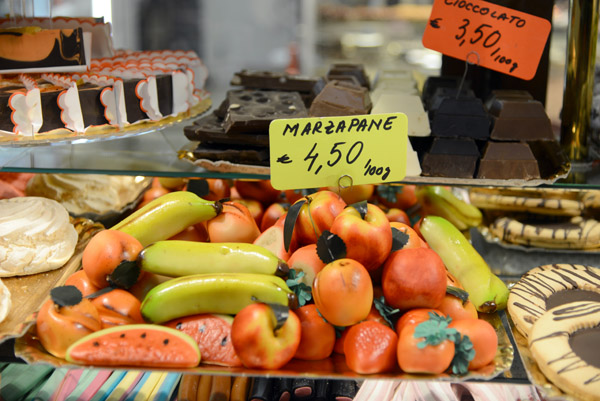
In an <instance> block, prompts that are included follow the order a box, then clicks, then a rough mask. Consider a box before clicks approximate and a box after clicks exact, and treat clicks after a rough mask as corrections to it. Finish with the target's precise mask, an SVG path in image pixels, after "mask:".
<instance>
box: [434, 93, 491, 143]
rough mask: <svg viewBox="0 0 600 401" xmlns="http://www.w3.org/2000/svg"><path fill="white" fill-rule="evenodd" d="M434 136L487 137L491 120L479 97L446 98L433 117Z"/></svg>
mask: <svg viewBox="0 0 600 401" xmlns="http://www.w3.org/2000/svg"><path fill="white" fill-rule="evenodd" d="M431 133H432V135H434V136H444V137H467V138H475V139H487V138H489V136H490V120H489V117H488V115H487V113H486V112H485V109H484V108H483V103H482V102H481V100H479V99H477V98H459V99H456V98H445V99H444V100H443V101H442V103H441V104H440V107H439V109H438V111H437V112H436V113H435V115H434V117H433V124H432V127H431Z"/></svg>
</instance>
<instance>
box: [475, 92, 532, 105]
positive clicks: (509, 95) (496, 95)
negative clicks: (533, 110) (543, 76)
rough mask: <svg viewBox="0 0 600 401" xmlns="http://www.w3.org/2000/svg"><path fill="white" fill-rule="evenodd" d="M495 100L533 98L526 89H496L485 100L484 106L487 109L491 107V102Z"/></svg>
mask: <svg viewBox="0 0 600 401" xmlns="http://www.w3.org/2000/svg"><path fill="white" fill-rule="evenodd" d="M497 100H533V96H531V93H529V92H527V91H526V90H518V89H496V90H493V91H492V93H491V94H490V96H488V98H487V99H486V100H485V108H486V109H487V110H489V109H491V108H492V104H494V102H496V101H497Z"/></svg>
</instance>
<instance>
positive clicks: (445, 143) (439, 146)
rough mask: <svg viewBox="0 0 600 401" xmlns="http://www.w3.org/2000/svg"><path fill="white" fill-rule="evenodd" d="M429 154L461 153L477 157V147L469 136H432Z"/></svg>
mask: <svg viewBox="0 0 600 401" xmlns="http://www.w3.org/2000/svg"><path fill="white" fill-rule="evenodd" d="M428 153H430V154H438V155H462V156H475V157H477V158H479V156H480V154H479V148H478V147H477V144H476V143H475V141H474V140H473V139H471V138H434V140H433V143H432V144H431V148H430V149H429V152H428Z"/></svg>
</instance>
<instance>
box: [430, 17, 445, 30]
mask: <svg viewBox="0 0 600 401" xmlns="http://www.w3.org/2000/svg"><path fill="white" fill-rule="evenodd" d="M441 20H442V19H441V18H435V19H432V20H429V25H431V27H432V28H435V29H439V28H440V21H441Z"/></svg>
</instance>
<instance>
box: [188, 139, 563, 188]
mask: <svg viewBox="0 0 600 401" xmlns="http://www.w3.org/2000/svg"><path fill="white" fill-rule="evenodd" d="M196 146H198V142H189V143H187V144H186V145H184V146H183V147H182V148H181V149H180V150H179V152H178V156H179V158H180V159H183V160H186V161H188V162H190V163H192V164H194V165H195V166H198V167H202V168H204V169H206V170H208V171H214V172H218V173H239V174H256V175H264V176H268V175H270V173H271V170H270V168H269V167H265V166H257V165H249V164H237V163H231V162H227V161H223V160H221V161H211V160H206V159H197V158H196V157H195V156H194V154H193V150H194V149H195V148H196ZM570 170H571V164H570V163H566V164H563V165H560V166H555V171H554V173H553V174H551V175H549V176H546V177H544V178H542V179H535V180H522V179H511V180H497V179H479V178H448V177H424V176H406V177H405V178H404V179H403V180H402V182H403V183H410V184H426V185H433V184H437V185H477V186H502V187H507V186H511V187H536V186H540V185H551V184H553V183H555V182H556V181H558V180H561V179H564V178H566V177H567V176H568V175H569V172H570Z"/></svg>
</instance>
